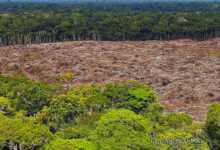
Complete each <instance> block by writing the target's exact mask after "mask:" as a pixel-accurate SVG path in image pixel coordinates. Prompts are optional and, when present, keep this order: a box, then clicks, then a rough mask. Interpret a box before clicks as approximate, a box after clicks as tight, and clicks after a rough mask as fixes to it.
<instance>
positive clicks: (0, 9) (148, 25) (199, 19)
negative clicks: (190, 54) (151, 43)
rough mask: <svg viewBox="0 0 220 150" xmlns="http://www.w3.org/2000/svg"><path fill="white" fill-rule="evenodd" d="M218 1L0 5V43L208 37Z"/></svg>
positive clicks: (219, 10)
mask: <svg viewBox="0 0 220 150" xmlns="http://www.w3.org/2000/svg"><path fill="white" fill-rule="evenodd" d="M219 36H220V3H218V2H211V3H208V2H206V3H205V2H204V3H202V2H201V3H200V2H189V3H180V2H177V3H175V2H174V3H169V2H167V3H159V2H155V3H153V2H151V3H128V4H125V3H110V2H106V3H74V4H72V3H64V4H60V3H1V5H0V45H1V46H5V45H14V44H32V43H44V42H58V41H79V40H102V41H106V40H110V41H124V40H172V39H180V38H190V39H196V40H206V39H209V38H214V37H219Z"/></svg>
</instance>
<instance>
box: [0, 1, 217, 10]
mask: <svg viewBox="0 0 220 150" xmlns="http://www.w3.org/2000/svg"><path fill="white" fill-rule="evenodd" d="M72 10H88V11H90V12H98V11H108V12H117V11H127V10H131V11H142V12H198V11H200V12H220V1H218V2H217V1H216V2H213V1H212V2H211V1H210V2H198V1H197V2H196V1H194V2H193V1H192V2H174V1H168V2H159V1H157V2H156V1H155V2H153V1H151V2H128V1H124V2H122V1H121V2H116V1H115V2H114V1H97V2H94V1H93V2H88V1H87V2H86V1H81V2H80V1H78V2H74V0H73V2H66V1H63V2H62V3H58V2H57V3H56V2H54V3H51V2H43V3H31V2H26V3H21V2H8V3H3V2H2V3H1V2H0V12H14V13H15V12H16V13H19V12H23V11H31V12H33V11H55V12H72Z"/></svg>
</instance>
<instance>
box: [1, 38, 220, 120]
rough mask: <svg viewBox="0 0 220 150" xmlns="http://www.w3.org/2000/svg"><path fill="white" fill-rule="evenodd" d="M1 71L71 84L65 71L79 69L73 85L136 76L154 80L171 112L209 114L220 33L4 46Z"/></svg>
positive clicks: (219, 73)
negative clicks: (196, 37) (203, 37)
mask: <svg viewBox="0 0 220 150" xmlns="http://www.w3.org/2000/svg"><path fill="white" fill-rule="evenodd" d="M0 73H1V74H14V75H16V74H21V73H23V74H26V75H27V76H28V77H29V78H31V79H32V80H42V81H45V82H47V83H48V84H55V83H61V84H63V85H64V86H69V85H70V83H68V82H67V81H66V80H63V79H60V78H59V76H60V75H62V74H66V73H72V74H74V77H73V78H72V79H71V81H72V82H73V83H72V84H73V85H76V86H79V85H81V84H87V83H96V84H101V85H102V84H104V83H106V82H124V81H126V80H128V79H131V78H132V79H136V80H139V81H141V82H143V83H145V84H148V85H151V86H152V87H153V89H154V90H155V92H156V93H157V95H158V97H159V102H160V103H161V104H163V105H165V106H166V111H165V113H166V112H186V113H188V114H190V115H192V116H193V117H194V119H195V120H196V121H202V120H203V119H204V118H205V114H206V110H207V109H208V107H209V106H210V104H211V103H212V102H220V38H216V39H212V40H208V41H203V42H198V41H191V40H175V41H145V42H93V41H81V42H65V43H47V44H34V45H18V46H8V47H1V48H0Z"/></svg>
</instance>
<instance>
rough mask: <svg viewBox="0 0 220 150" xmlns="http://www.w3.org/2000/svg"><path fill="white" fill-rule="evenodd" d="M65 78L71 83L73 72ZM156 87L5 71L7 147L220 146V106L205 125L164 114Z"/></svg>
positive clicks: (1, 90)
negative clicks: (50, 82)
mask: <svg viewBox="0 0 220 150" xmlns="http://www.w3.org/2000/svg"><path fill="white" fill-rule="evenodd" d="M59 78H61V79H64V80H68V81H69V82H71V79H72V75H71V74H62V75H60V76H59ZM157 101H158V99H157V96H156V94H155V93H154V91H153V90H152V88H151V87H150V86H147V85H144V84H142V83H139V82H138V81H135V80H129V81H127V82H125V83H122V84H118V83H106V84H105V85H104V86H103V87H101V86H98V85H94V84H91V85H83V86H81V87H74V86H72V87H71V88H70V89H68V90H67V89H64V88H63V87H62V86H58V85H57V86H47V85H45V84H44V83H42V82H33V81H30V80H29V79H28V78H27V77H26V76H24V75H19V76H3V75H0V120H1V121H0V148H1V149H3V150H38V149H39V150H122V149H124V150H125V149H126V150H134V149H135V150H168V149H182V150H185V149H192V150H194V149H201V150H208V149H213V150H218V149H219V148H220V127H219V123H220V104H217V103H214V104H212V106H211V107H210V109H209V110H208V112H207V119H206V121H205V122H204V123H194V122H193V120H192V118H191V117H190V116H188V115H187V114H184V113H168V114H164V113H163V110H164V106H162V105H160V104H159V103H157Z"/></svg>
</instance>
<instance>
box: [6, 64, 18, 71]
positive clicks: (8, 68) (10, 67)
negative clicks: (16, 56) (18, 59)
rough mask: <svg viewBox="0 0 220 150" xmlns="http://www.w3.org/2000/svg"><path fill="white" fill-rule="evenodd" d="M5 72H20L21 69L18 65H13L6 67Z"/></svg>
mask: <svg viewBox="0 0 220 150" xmlns="http://www.w3.org/2000/svg"><path fill="white" fill-rule="evenodd" d="M6 70H7V71H19V70H21V67H20V66H18V65H13V66H8V67H7V68H6Z"/></svg>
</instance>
